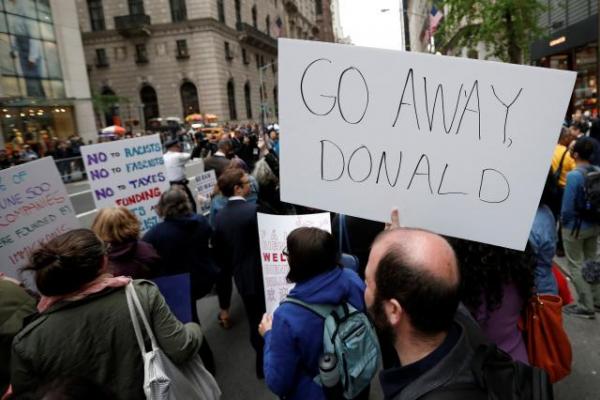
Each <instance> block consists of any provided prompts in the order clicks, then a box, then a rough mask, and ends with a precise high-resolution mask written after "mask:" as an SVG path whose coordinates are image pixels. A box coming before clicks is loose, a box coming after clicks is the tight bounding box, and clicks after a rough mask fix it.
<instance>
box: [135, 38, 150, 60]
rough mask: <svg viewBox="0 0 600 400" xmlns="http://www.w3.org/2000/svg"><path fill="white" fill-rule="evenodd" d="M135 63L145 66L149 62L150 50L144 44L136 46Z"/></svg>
mask: <svg viewBox="0 0 600 400" xmlns="http://www.w3.org/2000/svg"><path fill="white" fill-rule="evenodd" d="M135 62H136V64H145V63H147V62H148V50H146V45H145V44H144V43H139V44H136V45H135Z"/></svg>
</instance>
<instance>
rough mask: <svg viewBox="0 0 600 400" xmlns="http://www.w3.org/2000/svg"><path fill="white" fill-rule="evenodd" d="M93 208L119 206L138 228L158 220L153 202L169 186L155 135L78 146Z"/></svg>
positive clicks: (148, 227)
mask: <svg viewBox="0 0 600 400" xmlns="http://www.w3.org/2000/svg"><path fill="white" fill-rule="evenodd" d="M81 155H82V157H83V164H84V165H85V170H86V172H87V175H88V180H89V182H90V186H91V190H92V197H93V198H94V203H95V204H96V208H98V209H100V208H105V207H115V206H123V207H126V208H128V209H129V210H131V211H132V212H133V213H134V214H135V215H136V216H137V218H138V219H139V220H140V228H141V230H142V232H144V231H147V230H148V229H150V228H151V227H152V226H154V225H156V224H157V223H158V222H159V218H158V215H157V214H156V210H155V206H156V204H157V203H158V200H159V199H160V195H161V194H162V193H163V192H164V191H165V190H166V189H168V188H169V182H168V181H167V178H166V174H165V166H164V160H163V157H162V145H161V143H160V138H159V136H158V135H152V136H144V137H140V138H135V139H127V140H117V141H114V142H107V143H99V144H94V145H90V146H83V147H82V148H81Z"/></svg>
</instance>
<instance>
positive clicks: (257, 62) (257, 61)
mask: <svg viewBox="0 0 600 400" xmlns="http://www.w3.org/2000/svg"><path fill="white" fill-rule="evenodd" d="M255 58H256V69H260V56H259V55H258V54H255Z"/></svg>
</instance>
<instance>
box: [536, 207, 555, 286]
mask: <svg viewBox="0 0 600 400" xmlns="http://www.w3.org/2000/svg"><path fill="white" fill-rule="evenodd" d="M529 244H530V245H531V247H532V249H533V252H534V253H535V263H536V265H535V287H536V289H537V292H538V293H540V294H541V293H546V294H548V293H549V294H558V286H557V284H556V280H555V279H554V274H553V273H552V259H553V258H554V254H555V253H556V221H555V220H554V215H552V211H550V208H548V206H546V205H541V206H540V207H538V209H537V211H536V213H535V218H534V220H533V226H532V227H531V232H530V233H529Z"/></svg>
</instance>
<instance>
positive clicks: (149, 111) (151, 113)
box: [140, 85, 160, 125]
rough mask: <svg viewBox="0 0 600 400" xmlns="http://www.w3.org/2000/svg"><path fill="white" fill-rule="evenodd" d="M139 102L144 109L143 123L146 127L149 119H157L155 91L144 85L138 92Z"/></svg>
mask: <svg viewBox="0 0 600 400" xmlns="http://www.w3.org/2000/svg"><path fill="white" fill-rule="evenodd" d="M140 101H141V102H142V106H143V107H144V122H145V124H146V125H147V124H148V120H149V119H150V118H158V116H159V115H160V114H159V112H158V98H157V97H156V91H155V90H154V88H153V87H152V86H150V85H144V86H143V87H142V89H141V90H140Z"/></svg>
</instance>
